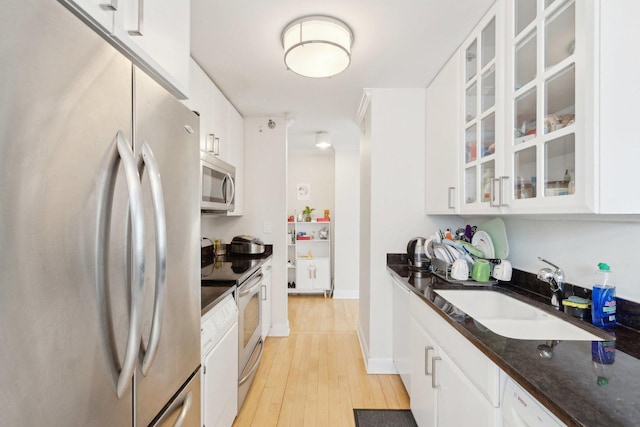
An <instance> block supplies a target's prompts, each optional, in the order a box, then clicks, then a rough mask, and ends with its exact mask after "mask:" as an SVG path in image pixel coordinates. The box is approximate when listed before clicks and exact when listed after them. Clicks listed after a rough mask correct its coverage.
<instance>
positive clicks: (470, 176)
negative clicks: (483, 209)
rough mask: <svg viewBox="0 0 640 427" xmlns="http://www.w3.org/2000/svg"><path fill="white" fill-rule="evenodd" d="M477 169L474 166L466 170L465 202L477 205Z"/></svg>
mask: <svg viewBox="0 0 640 427" xmlns="http://www.w3.org/2000/svg"><path fill="white" fill-rule="evenodd" d="M476 170H477V169H476V167H475V166H472V167H470V168H466V169H465V170H464V201H465V203H467V204H469V203H475V202H476V200H478V197H477V193H476V191H477V190H476V183H477V177H476Z"/></svg>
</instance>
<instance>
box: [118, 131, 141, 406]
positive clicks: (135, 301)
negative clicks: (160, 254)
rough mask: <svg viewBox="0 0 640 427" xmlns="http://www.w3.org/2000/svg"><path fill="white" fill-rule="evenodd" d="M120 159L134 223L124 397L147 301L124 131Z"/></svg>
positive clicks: (136, 196) (133, 168)
mask: <svg viewBox="0 0 640 427" xmlns="http://www.w3.org/2000/svg"><path fill="white" fill-rule="evenodd" d="M116 144H117V148H118V155H119V156H120V159H121V160H122V167H123V169H124V174H125V180H126V182H127V192H128V194H129V213H130V216H131V218H130V220H131V312H130V320H129V336H128V337H127V346H126V350H125V354H124V360H123V361H122V369H121V370H120V374H119V376H118V383H117V387H116V394H117V396H118V397H122V396H123V395H124V392H125V391H126V390H127V388H128V387H129V383H130V382H131V378H132V377H133V370H134V369H135V366H136V357H137V355H138V349H139V344H140V334H141V329H142V307H143V297H144V294H143V292H144V261H145V260H144V218H143V210H142V186H141V185H140V176H139V175H138V169H137V165H136V159H135V156H134V154H133V150H132V148H131V144H130V143H129V142H128V141H127V139H126V137H125V136H124V134H123V133H122V132H121V131H118V134H117V135H116Z"/></svg>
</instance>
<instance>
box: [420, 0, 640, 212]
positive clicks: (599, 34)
mask: <svg viewBox="0 0 640 427" xmlns="http://www.w3.org/2000/svg"><path fill="white" fill-rule="evenodd" d="M638 13H640V2H637V1H633V0H625V1H619V2H607V1H590V2H580V1H575V0H555V1H548V0H498V1H497V2H496V4H495V5H494V7H493V8H492V9H491V10H490V11H489V12H488V14H487V15H486V16H485V18H484V19H483V20H482V21H481V22H480V24H479V25H478V27H477V28H476V29H475V30H474V31H473V32H472V33H471V35H470V36H469V38H468V39H467V40H466V41H465V42H464V43H463V45H462V46H461V48H460V50H459V52H458V55H459V57H460V60H461V64H460V67H459V71H458V73H459V76H460V80H459V81H460V85H461V86H460V90H459V97H460V99H461V102H460V108H459V118H460V120H461V122H462V125H461V126H459V127H458V128H459V134H458V139H459V141H460V143H459V147H460V148H461V151H460V153H459V154H458V155H457V157H455V158H457V162H458V165H459V173H458V182H459V187H461V190H462V191H460V192H459V195H458V201H459V209H457V210H456V213H460V214H507V215H508V214H536V213H606V214H638V213H640V199H638V198H637V197H628V196H626V195H630V194H633V193H634V191H635V189H634V186H635V184H634V182H633V180H630V179H628V177H629V171H631V170H633V169H634V167H635V163H636V159H637V158H639V157H640V146H638V145H637V144H629V142H628V141H632V140H635V139H636V138H637V132H636V130H635V126H633V123H634V122H635V120H637V117H639V116H640V104H639V103H638V102H637V91H634V90H630V87H629V82H632V81H635V80H636V79H637V75H639V74H640V59H639V58H638V56H637V55H629V51H628V49H627V48H626V47H625V45H624V43H620V40H625V39H627V38H628V36H627V35H628V34H630V33H633V31H634V29H635V26H636V25H637V23H636V20H635V18H634V17H635V16H637V15H638ZM493 23H495V27H494V26H493V25H494V24H493ZM490 34H494V35H493V36H491V35H490ZM485 35H486V37H485ZM492 46H493V47H492ZM492 49H495V52H493V51H492ZM433 126H435V123H429V124H428V130H427V134H428V135H429V134H432V133H435V131H434V130H433V129H431V128H432V127H433ZM427 144H429V142H427ZM427 146H429V145H427ZM452 162H453V160H452ZM449 186H451V185H449V184H444V183H443V184H441V185H440V188H439V189H438V190H437V191H439V192H440V194H446V191H447V189H448V188H447V187H449ZM442 197H443V196H441V200H443V199H442ZM427 202H428V200H427ZM436 206H444V203H443V202H442V201H440V202H439V203H438V204H437V205H436ZM433 213H444V212H440V211H434V212H433Z"/></svg>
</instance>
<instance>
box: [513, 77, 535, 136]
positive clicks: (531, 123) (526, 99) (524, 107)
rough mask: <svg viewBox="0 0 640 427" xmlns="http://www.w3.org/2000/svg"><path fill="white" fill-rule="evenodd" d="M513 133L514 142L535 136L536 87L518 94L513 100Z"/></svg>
mask: <svg viewBox="0 0 640 427" xmlns="http://www.w3.org/2000/svg"><path fill="white" fill-rule="evenodd" d="M514 112H515V114H514V115H515V117H514V123H513V126H514V133H515V136H516V138H515V140H514V143H515V144H520V143H523V142H525V141H527V140H529V139H532V138H535V136H536V134H537V125H536V89H535V88H533V89H531V90H529V91H528V92H526V93H524V94H522V95H520V96H519V97H518V98H516V100H515V109H514Z"/></svg>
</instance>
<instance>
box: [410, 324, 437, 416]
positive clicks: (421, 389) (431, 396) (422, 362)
mask: <svg viewBox="0 0 640 427" xmlns="http://www.w3.org/2000/svg"><path fill="white" fill-rule="evenodd" d="M409 336H410V337H411V347H410V355H411V364H410V369H411V370H410V373H411V380H410V381H411V387H410V392H409V398H410V402H411V413H412V414H413V417H414V418H415V420H416V423H417V424H418V426H420V427H423V426H425V427H426V426H433V425H435V420H436V387H435V384H434V383H432V378H433V377H432V369H433V365H432V364H433V358H434V357H438V355H437V354H436V346H435V341H434V340H433V338H431V337H430V336H429V334H427V332H426V331H425V330H424V328H422V327H421V326H420V324H419V323H418V322H417V320H415V319H414V318H413V317H411V318H410V327H409Z"/></svg>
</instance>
